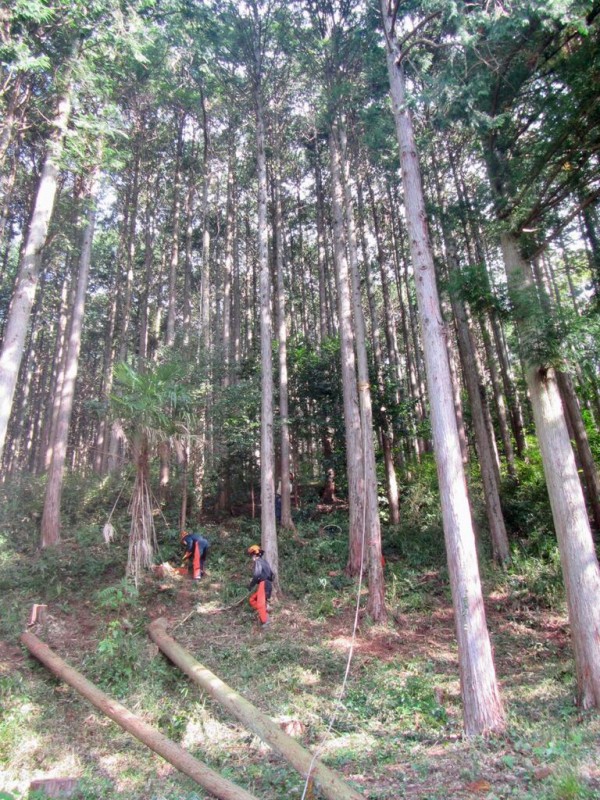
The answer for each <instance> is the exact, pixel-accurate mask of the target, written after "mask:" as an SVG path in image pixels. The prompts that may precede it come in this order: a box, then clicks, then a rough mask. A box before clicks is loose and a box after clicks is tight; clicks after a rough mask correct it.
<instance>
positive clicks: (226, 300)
mask: <svg viewBox="0 0 600 800" xmlns="http://www.w3.org/2000/svg"><path fill="white" fill-rule="evenodd" d="M231 135H232V139H233V133H232V134H231ZM226 215H227V219H226V222H225V226H226V230H225V257H224V259H223V319H222V328H221V330H222V331H223V336H222V343H223V357H222V364H223V380H222V383H223V386H229V384H230V383H231V374H230V372H231V369H230V361H231V282H232V277H233V252H234V242H235V217H236V207H235V149H234V147H231V148H230V152H229V167H228V169H227V211H226Z"/></svg>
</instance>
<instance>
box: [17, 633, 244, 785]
mask: <svg viewBox="0 0 600 800" xmlns="http://www.w3.org/2000/svg"><path fill="white" fill-rule="evenodd" d="M21 641H22V642H23V644H24V645H25V647H26V648H27V649H28V650H29V652H30V653H31V654H32V655H34V656H35V657H36V658H37V659H38V660H39V661H41V662H42V664H43V665H44V666H45V667H47V668H48V669H49V670H50V671H51V672H53V673H54V674H55V675H56V676H58V677H59V678H60V679H61V680H63V681H65V683H68V684H69V686H72V687H73V688H74V689H75V690H76V691H78V692H79V694H81V695H83V697H85V698H86V700H89V701H90V703H92V704H93V705H94V706H96V708H99V709H100V711H102V713H103V714H106V716H107V717H110V718H111V719H112V720H114V721H115V722H116V723H117V724H118V725H120V726H121V727H122V728H124V729H125V730H126V731H127V732H128V733H131V734H132V736H135V738H136V739H139V740H140V742H142V743H143V744H145V745H146V747H149V748H150V749H151V750H153V751H154V752H155V753H158V755H160V756H162V757H163V758H164V759H165V760H166V761H168V762H169V763H170V764H172V765H173V766H174V767H176V768H177V769H178V770H179V771H180V772H183V773H184V774H185V775H187V776H188V777H190V778H192V780H194V781H196V783H198V784H200V786H202V787H203V788H204V789H206V790H207V791H208V792H210V793H211V794H212V795H214V796H215V797H218V798H219V800H257V798H256V797H255V796H254V795H252V794H250V793H249V792H247V791H246V790H245V789H242V788H240V787H239V786H236V785H235V783H231V781H228V780H226V779H225V778H222V777H221V776H220V775H219V774H218V773H217V772H214V770H212V769H210V767H207V766H206V764H203V763H202V762H201V761H198V760H197V759H196V758H194V757H193V756H191V755H190V754H189V753H188V752H187V751H186V750H184V749H183V748H182V747H179V745H178V744H175V742H173V741H171V739H167V737H166V736H163V734H162V733H160V732H159V731H157V730H155V729H154V728H153V727H152V726H151V725H148V723H146V722H144V721H143V720H141V719H140V718H139V717H136V715H135V714H132V713H131V711H129V710H128V709H127V708H125V706H122V705H121V704H120V703H118V702H117V701H116V700H113V699H112V698H110V697H109V696H108V695H106V694H104V692H102V691H101V690H100V689H98V687H97V686H94V684H93V683H91V682H90V681H88V680H87V678H84V677H83V675H81V674H80V673H79V672H77V671H76V670H74V669H73V667H70V666H69V665H68V664H67V663H66V662H65V661H63V660H62V659H61V658H60V657H59V656H57V655H56V653H54V652H53V651H52V650H51V649H50V648H49V647H48V645H46V644H44V643H43V642H42V641H40V640H39V639H38V638H37V636H34V635H33V634H32V633H28V632H25V633H22V634H21Z"/></svg>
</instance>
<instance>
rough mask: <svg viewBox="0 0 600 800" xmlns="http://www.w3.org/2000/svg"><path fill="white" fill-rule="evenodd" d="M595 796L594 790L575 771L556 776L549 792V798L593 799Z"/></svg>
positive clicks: (558, 799) (567, 799) (568, 799)
mask: <svg viewBox="0 0 600 800" xmlns="http://www.w3.org/2000/svg"><path fill="white" fill-rule="evenodd" d="M593 797H594V794H593V793H592V790H591V789H590V788H588V787H587V786H585V785H584V784H583V782H582V781H581V779H580V778H579V777H578V776H577V775H576V774H575V773H573V772H568V773H566V774H565V775H560V776H558V777H557V778H555V779H554V780H553V781H552V785H551V787H550V789H549V790H548V793H547V798H548V800H592V798H593Z"/></svg>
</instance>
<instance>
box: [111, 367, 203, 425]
mask: <svg viewBox="0 0 600 800" xmlns="http://www.w3.org/2000/svg"><path fill="white" fill-rule="evenodd" d="M114 375H115V388H114V391H113V395H112V398H111V401H112V403H113V406H114V408H115V410H116V412H117V413H118V414H120V415H121V416H122V418H123V419H124V420H125V421H126V423H127V424H128V425H129V426H130V427H131V428H132V429H134V430H143V431H146V432H148V433H149V434H150V435H155V436H162V437H166V436H169V435H172V434H175V433H182V432H185V431H186V430H188V429H189V424H188V423H189V422H190V418H191V416H192V414H193V413H194V412H195V410H196V408H197V406H198V403H199V401H200V398H201V394H202V393H201V390H200V389H198V388H197V386H196V385H194V383H193V382H192V373H191V371H190V367H189V365H186V364H184V363H183V361H180V360H178V359H172V360H168V361H164V362H163V363H160V364H155V365H146V368H145V369H144V370H143V371H140V370H135V369H133V367H131V366H130V365H129V364H126V363H124V362H121V363H119V364H117V365H116V366H115V370H114Z"/></svg>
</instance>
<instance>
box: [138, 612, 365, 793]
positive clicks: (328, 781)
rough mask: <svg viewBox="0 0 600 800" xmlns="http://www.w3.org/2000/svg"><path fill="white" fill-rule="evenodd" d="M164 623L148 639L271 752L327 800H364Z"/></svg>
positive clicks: (154, 625) (156, 625) (151, 630)
mask: <svg viewBox="0 0 600 800" xmlns="http://www.w3.org/2000/svg"><path fill="white" fill-rule="evenodd" d="M166 626H167V623H166V620H165V619H163V618H160V619H157V620H155V621H154V622H153V623H152V624H151V625H149V627H148V631H149V633H150V637H151V638H152V640H153V641H154V642H155V643H156V644H157V645H158V646H159V648H160V649H161V650H162V651H163V653H164V654H165V655H166V656H168V657H169V658H170V659H171V661H172V662H173V663H174V664H176V665H177V666H178V667H179V668H180V669H181V670H182V671H183V672H185V674H186V675H188V676H189V677H190V678H191V679H192V680H193V681H194V682H195V683H197V684H198V685H199V686H201V687H202V689H204V691H205V692H207V693H208V694H209V695H210V696H211V697H212V698H213V699H214V700H216V701H217V702H218V703H220V704H221V705H222V706H224V707H225V708H226V709H227V710H228V711H229V712H230V713H231V714H233V716H234V717H237V719H238V720H239V721H240V722H241V723H242V724H243V725H244V726H245V727H246V728H248V729H249V730H251V731H252V733H254V734H256V736H258V737H259V738H260V739H262V740H263V741H264V742H267V744H269V745H270V746H271V747H272V748H273V750H276V751H277V752H278V753H279V754H280V755H282V756H283V757H284V758H285V759H286V760H287V761H289V763H290V764H291V765H292V766H293V767H294V768H295V769H297V770H298V772H299V773H300V774H301V775H302V776H303V777H304V778H306V777H307V776H308V775H309V773H310V776H311V778H313V779H314V781H315V783H316V784H317V785H318V786H319V788H320V789H321V792H322V793H323V794H324V795H325V797H326V798H328V800H364V798H363V796H362V795H361V794H359V793H358V792H357V791H355V790H354V789H352V788H351V787H350V786H348V784H347V783H345V782H344V781H343V780H342V779H341V778H340V777H339V775H337V774H336V773H335V772H334V771H333V770H331V769H329V767H326V766H325V765H324V764H322V763H321V762H320V761H318V760H317V759H315V758H314V756H313V755H311V753H309V752H308V750H306V749H305V748H304V747H302V745H301V744H299V743H298V742H297V741H296V740H295V739H292V737H291V736H288V735H287V733H285V732H284V731H282V730H281V728H280V727H279V725H277V724H276V723H275V722H273V720H271V719H269V717H267V716H266V715H265V714H263V713H262V712H261V711H259V710H258V709H257V708H256V707H255V706H253V705H252V703H250V702H249V701H248V700H246V699H245V698H244V697H242V695H240V694H238V693H237V692H236V691H234V690H233V689H231V688H230V687H229V686H227V684H226V683H224V682H223V681H222V680H221V679H220V678H218V677H217V676H216V675H215V674H213V673H212V672H211V671H210V670H208V669H206V667H204V666H203V665H202V664H200V663H199V662H198V661H196V660H195V659H194V658H193V656H191V655H190V653H188V652H187V650H185V649H184V648H183V647H181V645H180V644H178V643H177V642H176V641H175V640H174V639H173V638H172V637H171V636H169V635H168V634H167V632H166Z"/></svg>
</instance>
